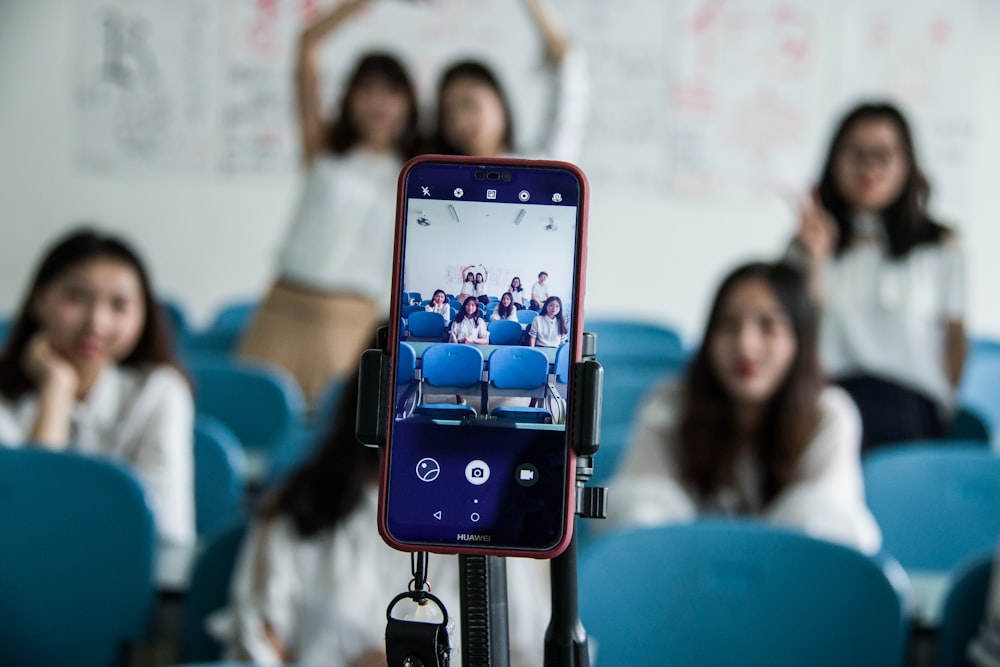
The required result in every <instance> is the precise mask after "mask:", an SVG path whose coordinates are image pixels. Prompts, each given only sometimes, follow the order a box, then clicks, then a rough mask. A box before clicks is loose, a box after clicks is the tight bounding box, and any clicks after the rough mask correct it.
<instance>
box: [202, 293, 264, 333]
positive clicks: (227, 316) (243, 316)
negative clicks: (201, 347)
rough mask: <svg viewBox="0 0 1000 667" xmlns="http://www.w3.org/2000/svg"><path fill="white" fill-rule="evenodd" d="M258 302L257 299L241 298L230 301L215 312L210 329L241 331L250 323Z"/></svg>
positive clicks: (258, 304)
mask: <svg viewBox="0 0 1000 667" xmlns="http://www.w3.org/2000/svg"><path fill="white" fill-rule="evenodd" d="M259 306H260V302H259V301H258V300H257V299H241V300H238V301H231V302H229V303H227V304H225V305H223V306H222V307H221V308H219V309H218V310H217V311H216V312H215V317H213V318H212V323H211V324H210V325H209V327H208V328H209V330H210V331H234V332H239V333H242V332H243V331H246V328H247V327H248V326H249V325H250V320H251V319H253V316H254V314H255V313H256V312H257V308H258V307H259Z"/></svg>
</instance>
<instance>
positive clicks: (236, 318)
mask: <svg viewBox="0 0 1000 667" xmlns="http://www.w3.org/2000/svg"><path fill="white" fill-rule="evenodd" d="M259 305H260V304H259V302H258V301H257V300H256V299H238V300H234V301H230V302H228V303H226V304H224V305H223V306H221V307H220V308H219V309H218V310H217V311H216V312H215V315H214V316H213V318H212V321H211V323H210V324H209V325H208V326H207V327H205V328H204V329H202V330H200V331H192V332H191V333H190V334H189V335H188V336H187V339H186V341H185V344H184V346H183V356H184V357H185V358H187V359H190V360H191V362H192V363H196V362H197V361H199V360H200V359H203V358H212V357H229V356H231V355H232V354H233V352H235V351H236V348H237V346H238V345H239V342H240V339H241V338H242V336H243V334H244V333H245V332H246V330H247V328H248V327H249V326H250V322H251V321H252V319H253V317H254V315H255V314H256V312H257V308H258V307H259Z"/></svg>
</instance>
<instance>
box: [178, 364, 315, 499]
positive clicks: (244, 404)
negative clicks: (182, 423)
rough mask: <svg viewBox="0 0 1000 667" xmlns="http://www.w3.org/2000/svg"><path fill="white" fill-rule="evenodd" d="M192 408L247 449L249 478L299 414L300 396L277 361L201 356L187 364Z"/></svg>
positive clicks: (302, 407) (302, 406)
mask: <svg viewBox="0 0 1000 667" xmlns="http://www.w3.org/2000/svg"><path fill="white" fill-rule="evenodd" d="M190 371H191V378H192V380H193V382H194V392H195V409H196V411H197V412H199V413H201V414H206V415H209V416H211V417H214V418H216V419H218V420H219V421H221V422H222V423H223V424H225V425H226V426H227V427H229V428H230V429H231V430H232V431H233V433H234V434H235V435H236V437H237V439H238V440H239V441H240V443H242V445H243V446H244V448H245V449H246V450H247V452H248V453H249V454H250V470H249V472H248V474H249V476H250V478H251V480H253V479H256V478H259V477H260V476H261V475H262V474H263V472H264V469H266V464H267V459H268V457H269V456H271V455H272V454H273V453H274V451H275V450H276V449H277V448H279V447H281V445H282V443H284V442H285V441H286V439H287V438H289V437H291V436H292V435H293V434H294V432H295V429H296V428H297V427H299V426H300V425H301V424H302V420H303V418H304V416H305V399H304V398H303V396H302V391H301V389H299V386H298V384H296V382H295V380H294V379H292V377H291V376H290V375H289V374H288V373H287V372H285V371H284V370H282V369H281V368H279V367H277V366H270V365H265V364H256V363H249V362H244V361H238V360H235V359H202V360H200V361H198V362H197V363H193V364H192V365H191V369H190Z"/></svg>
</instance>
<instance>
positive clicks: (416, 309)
mask: <svg viewBox="0 0 1000 667" xmlns="http://www.w3.org/2000/svg"><path fill="white" fill-rule="evenodd" d="M423 310H424V307H423V306H421V305H420V304H413V305H410V306H403V308H402V310H400V314H401V315H402V316H403V317H409V316H410V315H412V314H413V313H420V312H423Z"/></svg>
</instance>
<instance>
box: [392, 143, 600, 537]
mask: <svg viewBox="0 0 1000 667" xmlns="http://www.w3.org/2000/svg"><path fill="white" fill-rule="evenodd" d="M548 164H549V165H550V166H526V164H524V163H519V164H517V165H515V164H502V163H501V164H453V163H436V162H433V161H431V162H423V163H418V164H416V165H414V166H412V168H410V169H409V170H408V171H404V177H403V180H402V182H401V190H400V196H401V197H405V201H404V202H403V206H402V207H401V220H400V224H401V229H400V231H399V232H398V236H397V239H398V241H397V243H398V251H399V252H398V263H399V265H398V267H397V283H398V285H397V286H398V288H399V293H398V297H397V299H398V301H397V308H396V310H397V311H398V315H399V318H398V322H397V323H396V325H397V327H398V328H397V330H396V331H395V332H394V337H395V345H396V356H395V360H394V361H395V364H394V368H395V377H394V379H395V381H394V383H393V392H392V406H393V409H392V412H393V414H392V420H391V421H392V423H391V426H390V436H389V443H390V444H389V448H388V464H387V475H386V478H385V480H384V481H385V483H386V491H385V493H386V497H385V510H384V514H385V515H384V526H383V530H384V532H386V533H387V534H388V535H387V536H388V537H389V538H390V541H393V542H397V543H399V544H402V545H416V544H420V545H427V546H430V547H434V546H436V547H438V548H439V550H441V549H446V548H447V547H449V546H451V547H455V548H457V549H464V550H470V549H472V550H478V551H483V552H491V553H500V552H506V551H511V552H525V553H529V554H531V553H545V552H549V551H552V550H554V549H557V548H558V547H559V546H560V545H561V544H563V543H564V540H565V539H568V535H567V531H568V530H570V526H569V525H567V524H568V523H569V521H568V518H567V516H568V513H567V508H568V503H569V497H570V495H571V492H572V470H571V469H570V466H571V465H572V464H571V457H570V453H569V446H568V441H567V423H566V420H567V412H568V409H567V408H568V406H567V393H568V389H569V384H570V372H569V370H570V368H571V366H572V360H573V359H574V358H575V345H576V338H577V336H576V334H577V333H578V331H577V329H578V327H579V326H580V324H579V321H578V320H579V318H578V317H577V315H579V313H578V312H576V311H577V310H578V307H579V292H580V291H582V280H581V273H582V266H581V264H582V245H583V244H582V238H583V232H584V230H583V226H584V225H583V221H582V210H585V209H584V208H583V207H582V206H581V201H582V197H584V196H585V193H584V183H583V181H582V178H581V177H580V176H579V172H578V171H576V170H575V169H569V168H564V167H559V166H552V163H548Z"/></svg>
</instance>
